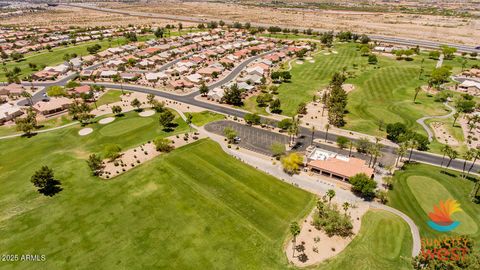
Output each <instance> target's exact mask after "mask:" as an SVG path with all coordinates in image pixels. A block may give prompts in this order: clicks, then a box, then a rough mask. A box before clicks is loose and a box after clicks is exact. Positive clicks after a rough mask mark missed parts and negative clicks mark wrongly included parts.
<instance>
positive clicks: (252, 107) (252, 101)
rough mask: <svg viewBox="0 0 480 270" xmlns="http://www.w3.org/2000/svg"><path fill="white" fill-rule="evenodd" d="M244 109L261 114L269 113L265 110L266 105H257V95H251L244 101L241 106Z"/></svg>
mask: <svg viewBox="0 0 480 270" xmlns="http://www.w3.org/2000/svg"><path fill="white" fill-rule="evenodd" d="M239 108H242V109H244V110H247V111H249V112H252V113H256V114H259V115H268V113H267V111H266V110H265V107H259V106H258V105H257V96H256V95H255V96H251V97H249V98H247V99H245V100H244V101H243V106H242V107H239Z"/></svg>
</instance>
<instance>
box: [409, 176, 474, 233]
mask: <svg viewBox="0 0 480 270" xmlns="http://www.w3.org/2000/svg"><path fill="white" fill-rule="evenodd" d="M407 184H408V187H409V188H410V190H411V191H412V193H413V195H414V196H415V199H416V200H417V202H418V204H419V205H420V206H421V207H422V209H423V211H424V212H425V222H427V221H428V220H429V218H428V213H430V212H432V211H433V207H434V206H435V205H437V204H438V203H439V202H440V201H445V200H447V199H457V198H455V197H454V196H452V194H450V192H449V191H448V190H447V189H446V188H445V187H444V186H443V185H442V184H440V183H438V182H437V181H435V180H434V179H432V178H430V177H425V176H410V177H408V178H407ZM425 191H428V192H425ZM457 201H458V200H457ZM461 207H462V206H461V205H460V208H461ZM452 219H453V220H457V221H459V222H460V225H459V226H458V227H457V228H456V229H455V230H453V232H455V233H458V234H475V233H476V232H477V230H478V227H477V224H476V223H475V221H474V220H473V219H472V218H471V217H470V216H469V215H468V214H467V213H465V212H464V211H460V212H456V213H453V214H452Z"/></svg>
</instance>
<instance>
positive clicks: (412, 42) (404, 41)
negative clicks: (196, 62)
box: [62, 4, 480, 53]
mask: <svg viewBox="0 0 480 270" xmlns="http://www.w3.org/2000/svg"><path fill="white" fill-rule="evenodd" d="M62 5H67V6H75V7H80V8H86V9H93V10H97V11H102V12H108V13H116V14H122V15H127V16H136V17H146V18H157V19H168V20H175V21H186V22H194V23H206V22H208V21H210V20H217V21H218V20H223V21H224V22H225V23H228V24H232V23H234V21H231V20H226V19H222V18H209V19H204V18H196V17H189V16H177V15H170V14H159V13H148V12H135V11H125V10H117V9H110V8H100V7H96V6H93V5H88V4H62ZM251 25H252V26H262V27H266V28H268V27H269V26H279V27H282V28H283V27H288V28H290V29H292V28H295V29H298V30H301V31H303V30H306V29H307V28H305V27H292V26H291V25H279V24H271V23H251ZM312 29H313V30H314V31H320V32H324V31H330V30H331V29H322V28H312ZM369 37H370V38H371V39H372V40H375V41H383V42H388V43H394V44H400V45H407V46H417V45H418V46H420V47H423V48H430V49H436V48H439V47H440V46H441V45H448V46H452V47H455V48H457V49H458V51H459V52H467V53H471V52H478V53H480V50H478V49H475V47H473V46H468V45H463V44H454V43H440V42H436V41H428V40H419V39H408V38H398V37H388V36H379V35H370V36H369ZM475 46H478V44H475Z"/></svg>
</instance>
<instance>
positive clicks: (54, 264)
mask: <svg viewBox="0 0 480 270" xmlns="http://www.w3.org/2000/svg"><path fill="white" fill-rule="evenodd" d="M151 118H153V119H154V120H155V121H153V122H152V123H151V124H148V125H146V126H145V125H144V126H142V127H141V128H138V127H137V128H135V127H133V128H132V127H129V126H130V124H131V123H130V121H129V119H137V120H138V119H143V118H139V117H138V116H136V112H130V113H126V114H125V116H124V117H123V118H118V119H116V120H115V121H114V122H112V123H110V124H107V125H104V126H102V125H99V124H93V125H89V126H90V127H92V128H93V129H94V131H93V132H92V133H91V134H89V135H87V136H84V137H81V136H79V135H78V130H79V129H80V128H81V127H80V126H74V127H69V128H65V129H61V130H57V131H55V132H49V133H45V134H38V135H36V136H33V137H31V138H15V139H9V140H4V141H2V143H0V151H1V153H2V155H0V171H1V173H0V183H1V186H2V188H1V189H0V202H1V204H0V239H2V240H1V245H0V252H1V253H2V254H44V255H46V261H45V262H16V263H5V262H2V263H1V268H2V269H13V268H15V269H73V268H75V269H126V268H128V269H158V268H163V269H287V268H289V267H288V266H287V260H286V258H285V256H284V253H283V243H284V239H286V238H287V237H288V234H289V232H288V227H289V224H290V222H292V221H294V220H299V219H301V218H302V217H304V216H305V215H306V214H307V213H308V212H309V211H311V209H312V207H313V205H314V201H315V199H314V196H313V195H311V194H310V193H307V192H305V191H303V190H300V189H298V188H295V187H293V186H291V185H288V184H286V183H283V182H281V181H279V180H278V179H275V178H273V177H272V176H269V175H266V174H264V173H261V172H260V171H258V170H256V169H254V168H252V167H250V166H248V165H245V164H244V163H242V162H240V161H238V160H236V159H235V158H233V157H231V156H229V155H227V154H225V153H224V152H223V150H222V149H221V148H220V147H219V145H218V144H216V143H214V142H213V141H210V140H201V141H199V142H196V143H194V144H191V145H188V146H185V147H182V148H179V149H176V150H174V151H173V152H172V153H170V154H162V155H160V156H159V157H157V158H155V159H153V160H151V161H149V162H146V163H144V164H142V165H141V166H138V167H136V168H134V169H132V170H131V171H129V172H127V173H125V174H123V175H121V176H118V177H116V178H115V179H112V180H108V181H106V180H101V179H99V178H95V177H92V176H91V175H90V171H89V169H88V167H87V163H86V162H85V160H86V159H87V157H88V155H89V154H90V153H93V152H97V153H100V152H101V151H102V149H103V145H105V144H108V143H115V144H119V145H120V146H121V147H122V149H128V148H131V147H134V146H136V145H139V144H142V143H145V142H146V141H147V140H151V139H153V138H155V137H157V136H168V135H170V134H172V133H170V134H165V133H162V131H161V130H160V127H159V125H158V123H157V121H156V119H157V118H158V116H152V117H151ZM122 121H123V122H125V121H128V122H126V123H125V128H126V129H128V130H129V131H128V132H124V133H123V134H122V135H119V136H104V135H103V134H102V132H101V130H102V129H103V128H106V127H108V126H109V125H113V124H117V123H120V122H122ZM177 121H181V120H179V118H177ZM186 129H187V127H186V125H185V123H181V124H179V127H177V130H176V132H181V131H183V132H184V131H185V130H186ZM42 165H48V166H49V167H51V168H52V169H53V170H54V171H55V176H56V178H58V179H59V180H60V181H61V182H62V187H63V191H61V192H60V193H59V194H57V195H56V196H54V197H52V198H50V197H44V196H42V195H40V194H38V193H37V191H36V190H35V188H34V187H33V185H32V184H31V183H30V177H31V175H32V174H33V172H34V171H35V170H36V169H38V168H39V167H41V166H42Z"/></svg>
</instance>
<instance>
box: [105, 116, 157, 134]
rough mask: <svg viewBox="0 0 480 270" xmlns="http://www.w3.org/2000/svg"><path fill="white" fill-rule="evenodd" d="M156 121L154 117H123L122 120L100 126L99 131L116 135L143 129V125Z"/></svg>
mask: <svg viewBox="0 0 480 270" xmlns="http://www.w3.org/2000/svg"><path fill="white" fill-rule="evenodd" d="M153 122H155V121H154V119H153V118H150V117H148V118H137V117H135V118H130V119H121V121H115V122H112V123H110V124H107V125H105V126H104V127H102V128H100V130H99V132H100V133H101V134H102V135H103V136H106V137H116V136H120V135H123V134H126V133H129V132H130V131H132V130H136V129H141V128H143V127H146V126H149V125H151V124H152V123H153Z"/></svg>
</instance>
